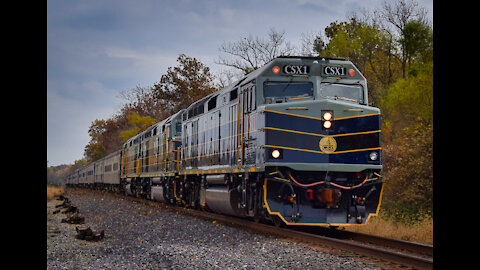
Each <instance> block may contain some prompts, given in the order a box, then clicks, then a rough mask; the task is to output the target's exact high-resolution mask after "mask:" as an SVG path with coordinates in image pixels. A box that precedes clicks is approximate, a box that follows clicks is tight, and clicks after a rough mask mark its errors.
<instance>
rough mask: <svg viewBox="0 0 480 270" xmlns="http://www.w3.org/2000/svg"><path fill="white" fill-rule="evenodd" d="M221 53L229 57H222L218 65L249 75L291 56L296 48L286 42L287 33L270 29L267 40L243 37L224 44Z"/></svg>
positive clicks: (220, 49)
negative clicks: (272, 62)
mask: <svg viewBox="0 0 480 270" xmlns="http://www.w3.org/2000/svg"><path fill="white" fill-rule="evenodd" d="M219 51H220V52H223V53H226V54H228V55H229V57H222V56H220V58H219V60H218V61H216V63H217V64H220V65H224V66H227V67H232V68H234V69H237V70H241V71H243V73H244V75H247V74H248V73H250V72H252V71H254V70H256V69H258V68H260V67H262V66H263V65H265V64H266V63H268V62H270V61H271V60H272V59H274V58H276V57H278V56H281V55H290V54H291V53H293V51H294V47H293V46H292V45H291V44H290V42H288V41H286V40H285V31H282V32H277V31H276V30H275V29H274V28H270V31H269V32H268V38H267V39H262V38H259V37H255V38H253V37H252V36H248V37H242V38H240V40H238V41H236V42H233V43H224V44H222V45H221V46H220V48H219Z"/></svg>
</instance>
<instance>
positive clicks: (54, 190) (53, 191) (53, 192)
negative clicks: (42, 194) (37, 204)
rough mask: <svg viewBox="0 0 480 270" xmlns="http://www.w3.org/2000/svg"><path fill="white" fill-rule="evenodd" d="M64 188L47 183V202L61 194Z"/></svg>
mask: <svg viewBox="0 0 480 270" xmlns="http://www.w3.org/2000/svg"><path fill="white" fill-rule="evenodd" d="M64 192H65V190H64V189H63V188H61V187H56V186H51V185H47V202H48V201H50V200H52V199H53V198H55V197H57V196H60V195H61V194H63V193H64Z"/></svg>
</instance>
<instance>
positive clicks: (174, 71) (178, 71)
mask: <svg viewBox="0 0 480 270" xmlns="http://www.w3.org/2000/svg"><path fill="white" fill-rule="evenodd" d="M177 62H178V63H179V65H178V66H176V67H169V68H168V70H167V74H165V75H162V77H161V79H160V82H158V83H156V84H154V86H153V88H152V91H153V95H154V97H155V98H156V99H158V100H159V101H160V102H161V106H162V110H163V111H165V112H166V113H167V115H171V114H173V113H176V112H177V111H179V110H180V109H182V108H186V107H188V106H189V105H190V104H192V103H194V102H195V101H197V100H199V99H201V98H203V97H205V96H206V95H208V94H211V93H213V92H214V91H215V90H216V88H215V87H214V86H213V76H212V74H211V73H210V68H209V67H207V66H205V65H204V64H202V63H201V62H200V61H198V60H197V59H196V58H192V57H188V56H186V55H185V54H180V56H179V57H178V58H177Z"/></svg>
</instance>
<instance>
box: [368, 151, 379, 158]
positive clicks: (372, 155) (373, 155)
mask: <svg viewBox="0 0 480 270" xmlns="http://www.w3.org/2000/svg"><path fill="white" fill-rule="evenodd" d="M370 159H371V160H377V159H378V153H377V152H371V153H370Z"/></svg>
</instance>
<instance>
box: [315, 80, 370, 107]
mask: <svg viewBox="0 0 480 270" xmlns="http://www.w3.org/2000/svg"><path fill="white" fill-rule="evenodd" d="M320 96H321V97H326V98H334V99H340V100H346V101H352V102H357V103H360V104H363V103H364V102H363V89H362V86H360V85H347V84H334V83H322V84H320Z"/></svg>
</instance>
